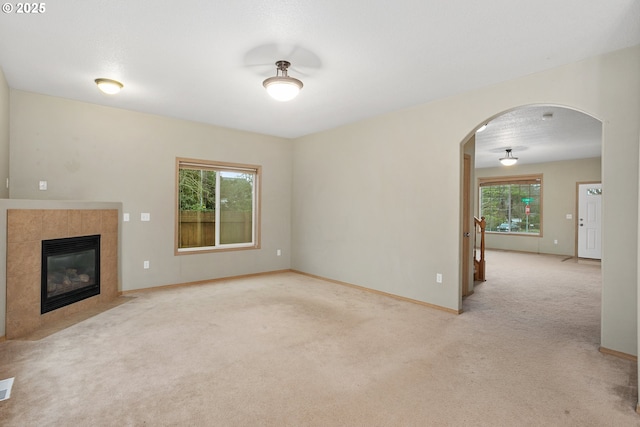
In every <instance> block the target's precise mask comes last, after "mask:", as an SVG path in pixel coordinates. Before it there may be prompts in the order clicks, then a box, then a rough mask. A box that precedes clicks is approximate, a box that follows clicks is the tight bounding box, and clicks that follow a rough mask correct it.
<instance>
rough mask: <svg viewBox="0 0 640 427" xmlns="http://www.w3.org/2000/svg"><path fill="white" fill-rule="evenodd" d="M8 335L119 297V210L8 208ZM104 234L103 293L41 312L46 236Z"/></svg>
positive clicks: (15, 335)
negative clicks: (42, 272)
mask: <svg viewBox="0 0 640 427" xmlns="http://www.w3.org/2000/svg"><path fill="white" fill-rule="evenodd" d="M6 212H7V240H6V245H7V246H6V252H7V257H6V262H7V264H6V286H7V293H6V338H7V339H15V338H20V337H23V336H26V335H28V334H29V333H31V332H34V331H36V330H37V329H39V328H41V327H42V326H44V325H45V324H46V323H47V322H51V321H56V320H60V319H62V318H64V317H66V316H69V315H71V314H75V313H78V312H79V311H82V310H86V309H89V308H93V307H95V306H96V305H97V304H99V303H103V302H109V301H112V300H114V299H115V298H116V297H117V296H118V219H119V213H118V210H117V209H7V211H6ZM92 234H100V236H101V242H100V295H97V296H94V297H90V298H87V299H85V300H82V301H79V302H76V303H74V304H71V305H68V306H66V307H62V308H59V309H57V310H54V311H51V312H48V313H45V314H40V280H41V271H40V270H41V245H42V240H49V239H58V238H65V237H76V236H86V235H92Z"/></svg>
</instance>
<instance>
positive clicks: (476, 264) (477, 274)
mask: <svg viewBox="0 0 640 427" xmlns="http://www.w3.org/2000/svg"><path fill="white" fill-rule="evenodd" d="M473 220H474V222H475V227H474V236H477V233H476V232H475V231H477V229H478V227H480V259H477V258H476V244H475V237H474V245H473V280H474V281H479V282H484V281H485V280H486V279H485V277H484V272H485V270H484V267H485V262H484V231H485V228H487V221H485V219H484V217H482V218H480V219H478V218H476V217H473Z"/></svg>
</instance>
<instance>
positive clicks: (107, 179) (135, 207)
mask: <svg viewBox="0 0 640 427" xmlns="http://www.w3.org/2000/svg"><path fill="white" fill-rule="evenodd" d="M291 144H292V143H291V141H289V140H285V139H282V138H275V137H269V136H264V135H258V134H254V133H249V132H240V131H234V130H229V129H222V128H218V127H214V126H209V125H204V124H198V123H194V122H188V121H184V120H176V119H170V118H166V117H159V116H155V115H150V114H142V113H136V112H132V111H126V110H120V109H115V108H110V107H103V106H98V105H92V104H87V103H82V102H77V101H71V100H66V99H61V98H55V97H49V96H44V95H38V94H34V93H28V92H23V91H19V90H12V91H11V165H12V167H11V197H12V199H40V200H83V201H109V202H121V203H122V209H123V212H125V213H129V214H130V216H131V221H130V222H125V223H123V225H122V263H121V264H122V289H123V290H125V291H126V290H133V289H141V288H147V287H153V286H162V285H168V284H176V283H184V282H192V281H199V280H206V279H212V278H220V277H228V276H236V275H242V274H250V273H258V272H265V271H274V270H281V269H287V268H289V266H290V261H289V257H290V253H291V251H290V241H291V238H290V223H291V164H292V159H291ZM176 157H187V158H196V159H211V160H218V161H226V162H235V163H246V164H258V165H262V173H263V175H262V249H259V250H243V251H232V252H223V253H215V254H211V253H209V254H198V255H182V256H174V249H173V245H174V217H175V206H174V203H175V174H176V171H175V159H176ZM40 180H47V182H48V190H47V191H40V190H39V189H38V182H39V181H40ZM142 212H148V213H150V214H151V221H150V222H141V221H140V214H141V213H142ZM277 249H281V250H282V256H280V257H278V256H276V250H277ZM145 260H149V261H150V267H151V268H150V269H148V270H145V269H143V268H142V267H143V261H145Z"/></svg>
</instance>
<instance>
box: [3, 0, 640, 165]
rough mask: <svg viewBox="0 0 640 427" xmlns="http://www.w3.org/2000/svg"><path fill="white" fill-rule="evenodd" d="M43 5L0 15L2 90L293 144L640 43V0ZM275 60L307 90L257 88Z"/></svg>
mask: <svg viewBox="0 0 640 427" xmlns="http://www.w3.org/2000/svg"><path fill="white" fill-rule="evenodd" d="M10 4H14V5H15V4H17V3H15V2H12V3H10ZM44 4H45V5H46V10H45V12H44V13H42V14H39V15H35V14H28V15H27V14H17V13H15V11H14V12H13V13H2V14H0V66H1V67H2V69H3V70H4V73H5V76H6V79H7V81H8V83H9V86H10V87H12V88H15V89H20V90H26V91H32V92H38V93H43V94H47V95H53V96H59V97H64V98H71V99H76V100H81V101H86V102H91V103H96V104H103V105H108V106H114V107H118V108H125V109H130V110H135V111H142V112H148V113H155V114H161V115H165V116H171V117H177V118H183V119H189V120H194V121H198V122H205V123H210V124H214V125H218V126H224V127H230V128H236V129H243V130H248V131H254V132H259V133H263V134H269V135H277V136H282V137H288V138H294V137H299V136H302V135H306V134H309V133H313V132H317V131H321V130H325V129H330V128H334V127H336V126H339V125H342V124H346V123H350V122H354V121H357V120H361V119H364V118H367V117H371V116H375V115H378V114H382V113H385V112H389V111H394V110H398V109H402V108H406V107H410V106H414V105H418V104H423V103H427V102H429V101H432V100H435V99H439V98H443V97H447V96H451V95H453V94H456V93H460V92H464V91H468V90H471V89H474V88H480V87H484V86H487V85H491V84H494V83H497V82H500V81H504V80H507V79H512V78H516V77H519V76H523V75H527V74H531V73H534V72H537V71H541V70H545V69H549V68H553V67H556V66H559V65H562V64H565V63H570V62H574V61H577V60H580V59H583V58H587V57H590V56H594V55H598V54H602V53H605V52H609V51H613V50H617V49H620V48H624V47H629V46H633V45H637V44H639V43H640V1H637V0H607V1H591V2H584V1H581V0H564V1H558V0H537V1H529V2H521V1H513V0H485V1H482V2H473V1H463V0H450V1H441V0H396V1H394V2H391V1H389V0H350V1H344V0H341V1H338V0H324V1H311V0H299V1H294V0H271V1H264V2H263V1H255V0H254V1H250V0H234V1H219V0H218V1H215V0H191V1H166V0H153V1H151V0H136V1H124V0H109V1H107V0H93V1H90V0H65V1H57V2H46V3H44ZM279 59H285V60H289V61H290V62H291V63H292V68H291V69H290V75H291V76H293V77H296V78H299V79H301V80H303V82H304V89H303V90H302V92H301V93H300V95H299V97H298V98H296V99H295V100H294V101H291V102H289V103H278V102H276V101H273V100H272V99H270V98H269V97H268V96H267V94H266V92H265V90H264V89H263V87H262V80H264V79H265V78H267V77H270V76H272V75H275V61H277V60H279ZM98 77H106V78H113V79H117V80H120V81H122V82H123V83H124V90H123V91H122V92H121V93H120V94H119V95H117V96H111V97H109V96H106V95H102V94H101V93H99V92H98V90H97V89H96V87H95V84H94V82H93V81H94V79H95V78H98ZM558 118H560V117H558ZM493 144H494V145H492V148H495V149H498V148H502V147H503V144H506V142H504V143H503V142H502V140H501V141H500V143H498V142H494V143H493ZM509 144H511V145H513V146H514V151H516V150H515V148H516V147H517V146H519V145H522V143H516V142H513V141H511V142H509ZM527 150H528V151H529V152H528V153H527V152H526V151H525V150H524V149H522V150H520V151H519V152H518V151H516V155H517V154H521V157H522V159H523V160H524V158H525V154H531V155H532V156H533V154H534V153H535V150H534V148H533V147H531V148H528V147H527ZM496 155H497V153H496Z"/></svg>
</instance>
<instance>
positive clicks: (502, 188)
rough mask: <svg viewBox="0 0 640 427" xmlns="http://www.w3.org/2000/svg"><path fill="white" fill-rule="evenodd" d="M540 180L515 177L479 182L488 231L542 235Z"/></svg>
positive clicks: (481, 210)
mask: <svg viewBox="0 0 640 427" xmlns="http://www.w3.org/2000/svg"><path fill="white" fill-rule="evenodd" d="M541 189H542V184H541V179H537V180H531V179H528V180H523V181H522V182H518V181H517V180H514V178H510V179H505V180H504V182H500V181H499V180H496V181H494V182H485V183H481V184H480V216H483V217H484V218H485V220H486V221H487V228H486V230H487V231H489V232H499V233H525V234H535V235H538V234H540V230H541V224H542V212H541V209H540V196H541Z"/></svg>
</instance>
